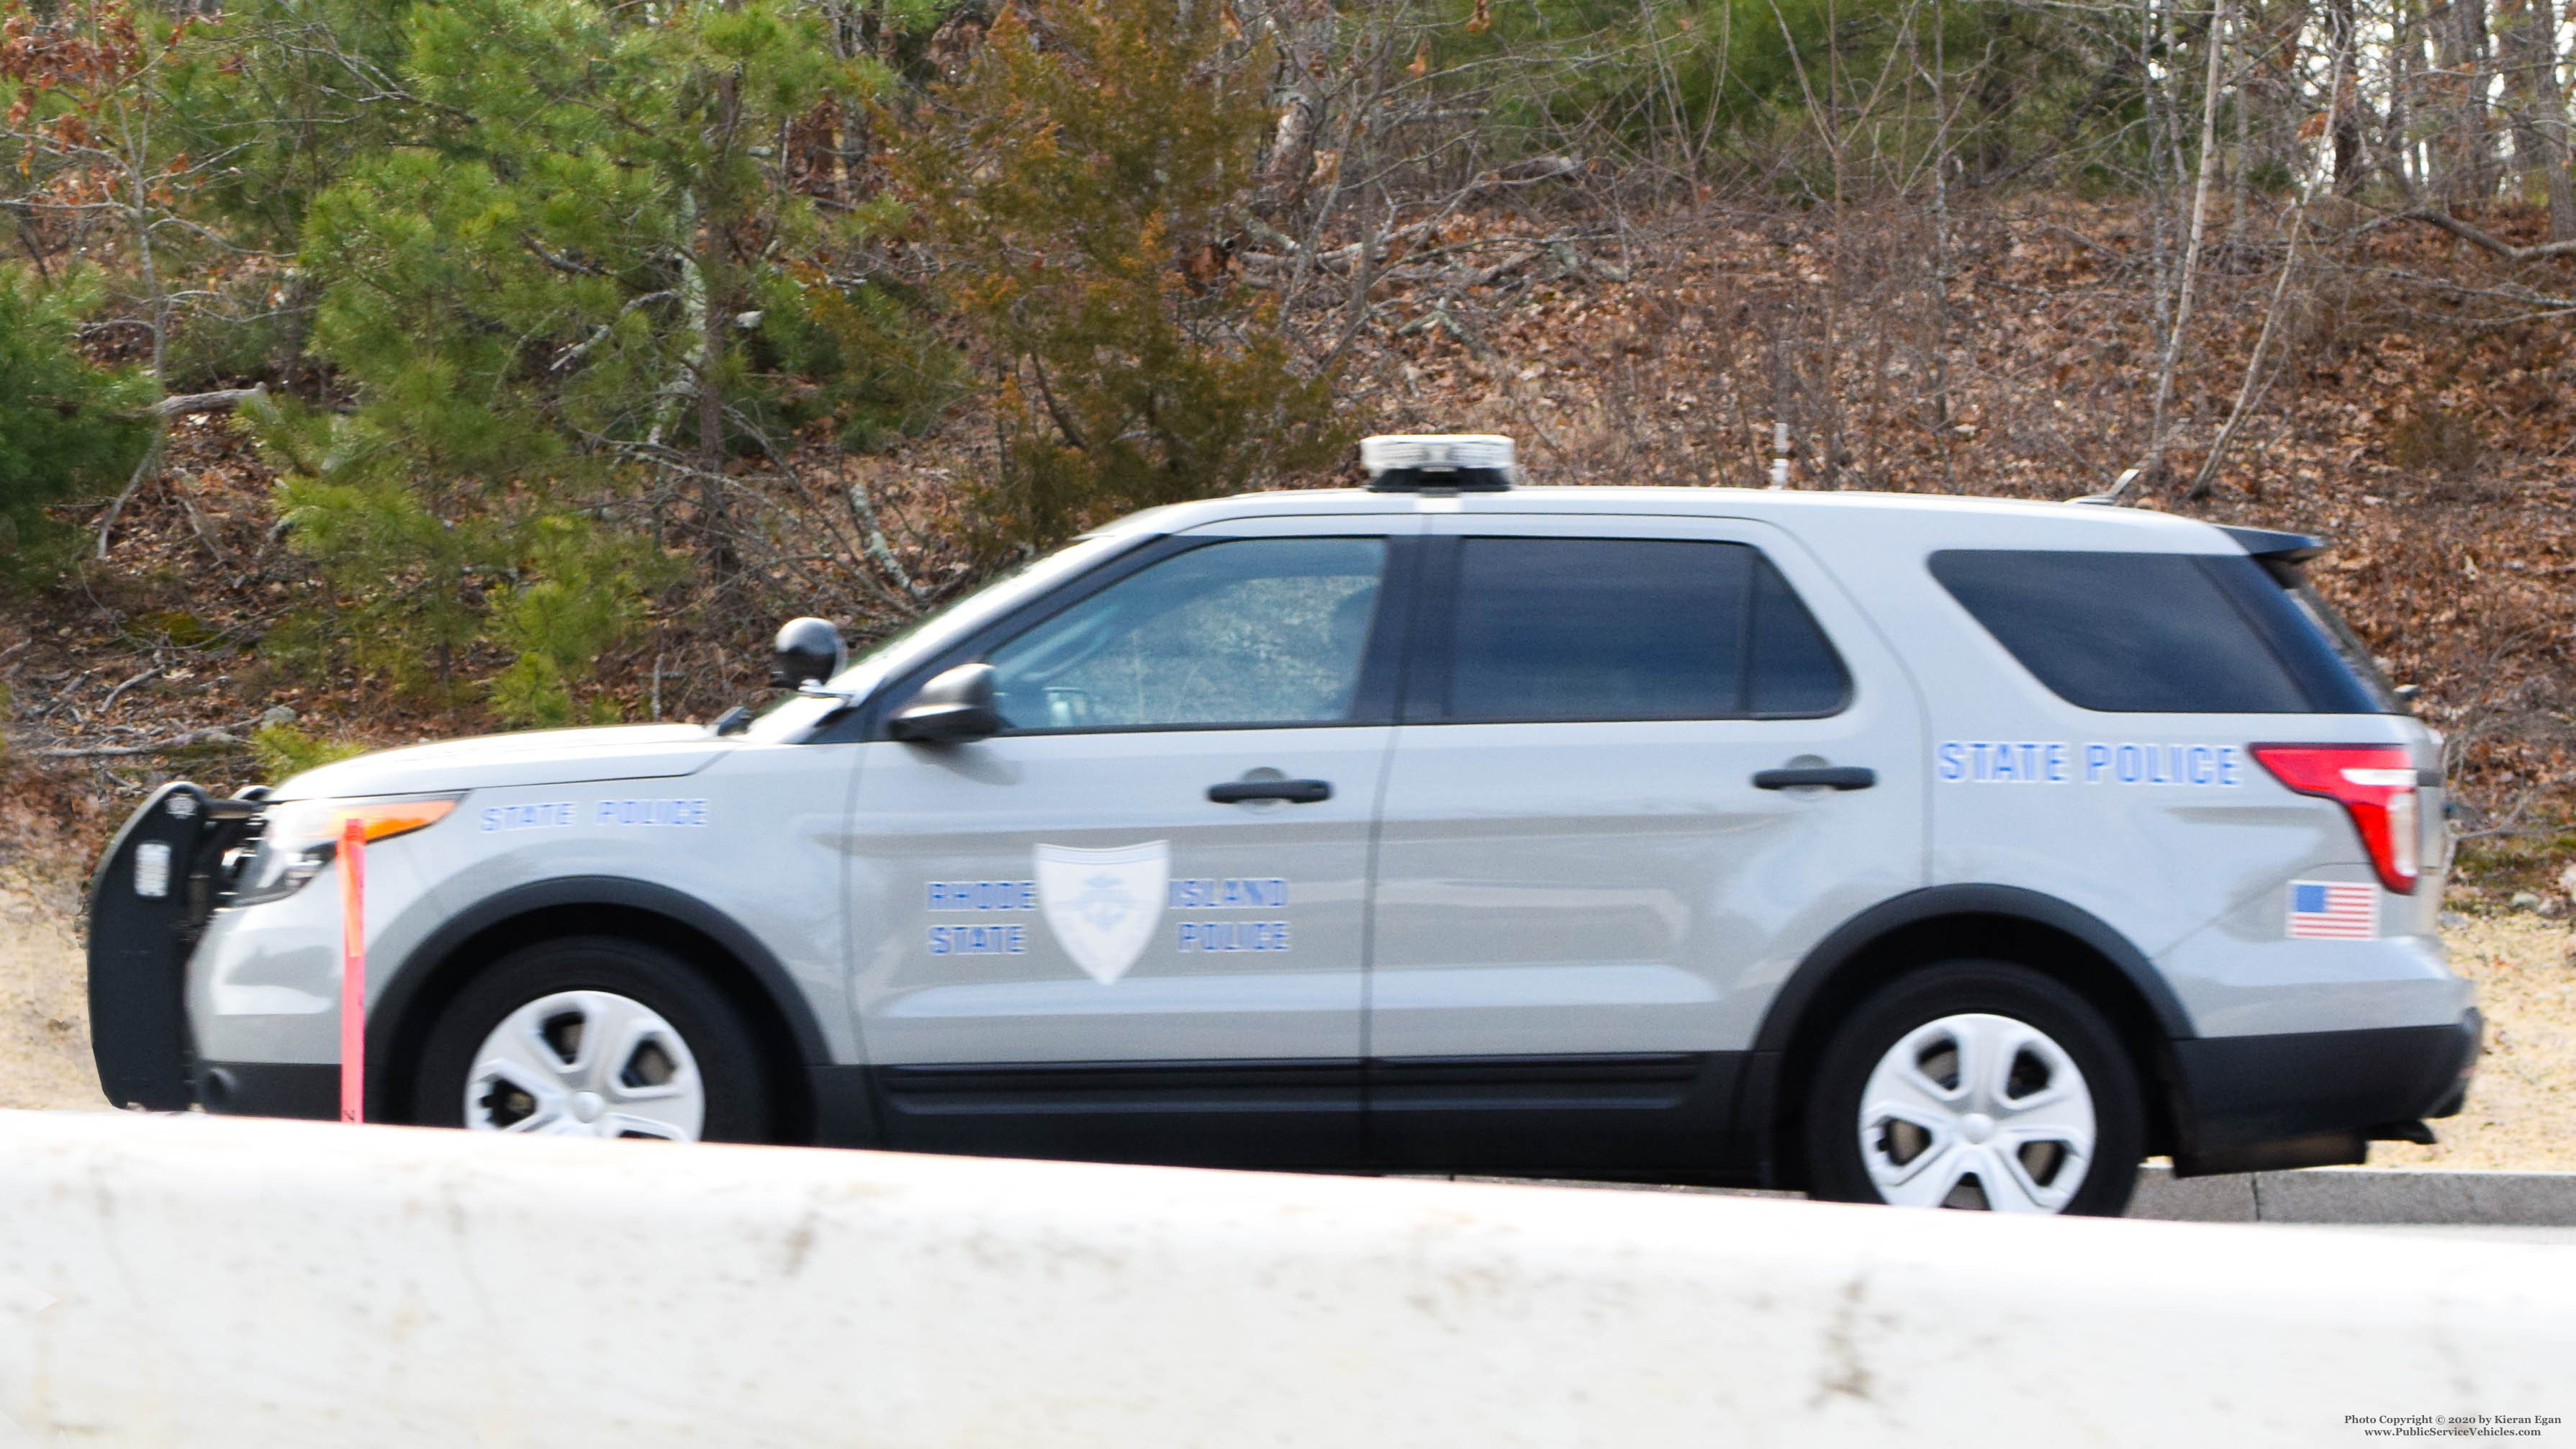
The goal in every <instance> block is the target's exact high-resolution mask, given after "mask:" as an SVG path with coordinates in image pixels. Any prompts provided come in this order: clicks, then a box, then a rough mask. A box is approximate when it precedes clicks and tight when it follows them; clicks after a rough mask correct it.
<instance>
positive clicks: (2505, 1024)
mask: <svg viewBox="0 0 2576 1449" xmlns="http://www.w3.org/2000/svg"><path fill="white" fill-rule="evenodd" d="M2445 935H2446V938H2447V939H2448V941H2449V943H2450V947H2451V965H2452V967H2453V968H2454V969H2455V970H2457V971H2459V972H2460V973H2461V974H2463V975H2465V976H2467V977H2469V978H2470V979H2471V980H2473V981H2475V982H2477V983H2478V1005H2479V1007H2480V1008H2481V1009H2483V1010H2484V1011H2485V1012H2486V1016H2487V1054H2486V1060H2485V1061H2483V1062H2481V1063H2479V1065H2478V1075H2477V1080H2476V1081H2475V1082H2474V1083H2473V1084H2472V1085H2471V1086H2470V1088H2469V1104H2468V1107H2467V1108H2466V1109H2465V1110H2463V1111H2462V1112H2461V1113H2460V1115H2458V1116H2457V1117H2452V1118H2449V1119H2447V1120H2445V1121H2440V1122H2436V1123H2434V1124H2433V1131H2434V1133H2435V1135H2437V1136H2439V1137H2440V1138H2441V1139H2442V1140H2441V1141H2440V1142H2438V1143H2436V1144H2435V1145H2433V1146H2431V1147H2417V1146H2414V1145H2413V1144H2411V1143H2405V1142H2382V1143H2379V1144H2377V1145H2376V1146H2374V1147H2373V1148H2372V1149H2371V1153H2370V1161H2371V1165H2373V1166H2375V1167H2493V1168H2512V1169H2517V1170H2521V1171H2526V1172H2527V1171H2538V1170H2543V1169H2548V1170H2555V1171H2570V1170H2576V964H2571V963H2570V962H2569V961H2568V959H2567V955H2566V952H2567V948H2568V945H2569V942H2570V939H2571V938H2570V934H2569V930H2568V927H2567V925H2566V924H2565V923H2564V922H2560V921H2552V920H2547V919H2544V918H2542V917H2541V916H2539V915H2536V914H2532V913H2529V912H2523V911H2514V912H2507V913H2499V914H2495V915H2473V916H2466V917H2461V918H2458V924H2456V925H2454V926H2453V927H2452V928H2451V929H2450V930H2449V931H2447V932H2446V933H2445Z"/></svg>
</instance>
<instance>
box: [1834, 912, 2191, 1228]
mask: <svg viewBox="0 0 2576 1449" xmlns="http://www.w3.org/2000/svg"><path fill="white" fill-rule="evenodd" d="M1962 1016H1993V1017H2005V1018H2009V1019H2010V1020H2011V1021H2013V1022H2016V1023H2020V1024H2022V1025H2023V1026H2026V1027H2029V1028H2032V1029H2034V1030H2035V1031H2037V1032H2038V1033H2040V1034H2041V1035H2042V1036H2043V1037H2045V1038H2046V1040H2047V1042H2048V1043H2053V1044H2054V1046H2055V1047H2056V1048H2057V1049H2058V1050H2059V1051H2061V1052H2062V1053H2063V1054H2064V1057H2065V1058H2067V1059H2071V1060H2072V1062H2073V1064H2074V1067H2075V1069H2076V1071H2077V1072H2078V1073H2080V1074H2081V1077H2082V1083H2081V1086H2082V1088H2083V1090H2084V1091H2085V1092H2086V1093H2087V1094H2089V1097H2090V1105H2091V1110H2092V1119H2093V1133H2094V1136H2093V1140H2092V1143H2091V1144H2090V1155H2089V1160H2084V1161H2083V1163H2082V1167H2081V1171H2082V1173H2083V1177H2082V1180H2081V1181H2080V1183H2078V1184H2077V1185H2076V1187H2075V1190H2074V1192H2073V1193H2072V1195H2071V1196H2068V1197H2066V1199H2065V1201H2064V1203H2063V1205H2062V1206H2059V1207H2056V1208H2054V1209H2053V1210H2054V1211H2057V1212H2060V1213H2064V1214H2068V1215H2073V1216H2082V1217H2117V1216H2119V1215H2120V1213H2121V1212H2122V1211H2123V1210H2125V1209H2126V1208H2127V1207H2128V1204H2129V1193H2130V1191H2131V1190H2132V1189H2133V1188H2134V1187H2135V1186H2136V1185H2137V1180H2138V1163H2139V1160H2140V1159H2141V1158H2142V1157H2143V1156H2144V1155H2145V1150H2146V1112H2145V1107H2144V1099H2143V1097H2142V1095H2141V1092H2140V1088H2139V1080H2138V1071H2137V1067H2136V1064H2135V1063H2133V1062H2132V1061H2131V1060H2130V1058H2129V1053H2128V1050H2127V1049H2126V1048H2125V1047H2123V1046H2122V1045H2121V1043H2120V1037H2119V1033H2118V1032H2116V1031H2114V1030H2113V1029H2112V1027H2111V1024H2110V1022H2109V1021H2107V1020H2105V1019H2104V1017H2103V1015H2102V1013H2101V1012H2100V1011H2099V1010H2098V1009H2096V1008H2095V1007H2094V1006H2093V1004H2092V1003H2091V1002H2089V1001H2087V1000H2085V999H2084V998H2083V997H2082V996H2081V995H2079V994H2077V993H2076V992H2075V991H2073V990H2071V989H2070V988H2068V987H2067V986H2065V985H2063V984H2062V983H2060V982H2058V981H2055V980H2053V979H2051V978H2050V977H2047V976H2044V975H2042V974H2041V973H2039V972H2037V971H2033V970H2031V969H2030V968H2029V967H2026V966H2017V965H2013V964H2011V963H2009V962H2003V961H1977V960H1959V961H1944V962H1941V963H1938V964H1936V965H1930V966H1926V967H1923V968H1921V969H1918V970H1915V971H1912V972H1909V973H1907V974H1906V975H1904V976H1901V977H1899V978H1897V979H1896V980H1895V981H1892V982H1890V983H1888V984H1887V985H1886V986H1884V987H1881V988H1880V989H1879V990H1878V991H1876V992H1875V993H1873V994H1872V995H1870V996H1869V997H1868V998H1867V999H1866V1000H1864V1001H1863V1002H1862V1003H1861V1004H1860V1006H1859V1007H1858V1009H1856V1010H1854V1011H1853V1012H1852V1013H1851V1014H1850V1015H1849V1016H1848V1017H1846V1018H1845V1019H1844V1020H1843V1022H1842V1023H1841V1025H1840V1026H1838V1027H1837V1028H1836V1029H1835V1030H1834V1033H1833V1036H1832V1038H1831V1039H1830V1040H1829V1041H1828V1042H1827V1043H1826V1046H1825V1050H1824V1054H1823V1055H1822V1056H1821V1057H1820V1058H1819V1059H1818V1061H1817V1063H1816V1068H1815V1071H1814V1073H1813V1075H1812V1076H1811V1077H1810V1078H1809V1080H1808V1087H1807V1093H1806V1097H1805V1108H1804V1112H1803V1114H1802V1115H1803V1122H1802V1124H1801V1137H1802V1140H1803V1143H1804V1146H1805V1149H1806V1159H1807V1176H1808V1195H1809V1196H1811V1197H1815V1198H1819V1199H1823V1200H1826V1201H1830V1202H1866V1203H1877V1202H1886V1201H1889V1200H1890V1199H1889V1197H1888V1196H1887V1194H1886V1192H1884V1191H1882V1189H1881V1187H1880V1185H1879V1183H1878V1182H1877V1181H1876V1180H1875V1179H1874V1178H1873V1177H1872V1173H1871V1164H1872V1162H1873V1161H1877V1162H1879V1163H1881V1164H1884V1166H1885V1170H1886V1171H1888V1172H1890V1173H1891V1174H1894V1173H1901V1172H1903V1171H1905V1170H1906V1169H1907V1168H1908V1167H1910V1166H1912V1164H1914V1163H1915V1162H1917V1161H1918V1160H1920V1161H1922V1162H1923V1166H1922V1167H1920V1168H1916V1169H1915V1171H1916V1173H1917V1174H1918V1175H1920V1174H1924V1173H1929V1174H1931V1175H1930V1176H1919V1181H1915V1185H1914V1186H1913V1187H1912V1188H1911V1189H1910V1190H1911V1191H1913V1192H1915V1193H1917V1194H1920V1193H1923V1192H1928V1191H1931V1190H1934V1189H1935V1188H1936V1187H1937V1180H1938V1178H1939V1177H1940V1176H1942V1175H1944V1174H1949V1173H1953V1172H1957V1171H1959V1170H1960V1169H1959V1167H1958V1164H1959V1163H1961V1162H1972V1161H1974V1160H1976V1159H1975V1156H1974V1154H1976V1153H1978V1152H1980V1151H1983V1152H1985V1153H1986V1155H1985V1157H1984V1158H1983V1161H1984V1163H1985V1168H1984V1170H1983V1172H1981V1171H1978V1170H1974V1169H1971V1170H1968V1171H1967V1173H1966V1175H1965V1176H1963V1177H1960V1178H1959V1179H1958V1181H1957V1182H1956V1183H1955V1184H1954V1185H1953V1186H1952V1187H1951V1188H1950V1190H1949V1192H1948V1193H1947V1195H1946V1197H1945V1199H1944V1201H1943V1202H1942V1203H1941V1204H1940V1205H1943V1206H1971V1207H1973V1206H1976V1205H1978V1204H1979V1203H1980V1202H1984V1201H1986V1187H1985V1184H1984V1183H1983V1182H1982V1181H1981V1180H1979V1181H1977V1182H1976V1186H1975V1188H1974V1191H1973V1192H1971V1191H1970V1190H1969V1182H1970V1181H1971V1180H1973V1179H1980V1178H1981V1177H1982V1176H1983V1175H1984V1173H1986V1172H1992V1173H1997V1174H2011V1175H2013V1178H2014V1180H2008V1181H2004V1182H2001V1183H1998V1184H1997V1196H1998V1197H1999V1198H2000V1199H2001V1200H2002V1201H2003V1202H2007V1203H2015V1202H2018V1203H2034V1204H2035V1203H2039V1202H2041V1201H2044V1200H2046V1199H2049V1198H2053V1197H2055V1196H2057V1195H2058V1194H2060V1193H2061V1192H2062V1191H2063V1189H2064V1186H2065V1184H2064V1183H2063V1182H2062V1181H2060V1180H2059V1179H2058V1177H2057V1176H2055V1174H2057V1173H2062V1172H2063V1171H2065V1170H2066V1169H2067V1168H2068V1167H2071V1166H2074V1165H2075V1164H2076V1163H2077V1162H2078V1161H2079V1160H2080V1159H2079V1158H2078V1156H2077V1155H2076V1152H2075V1150H2073V1149H2071V1148H2069V1147H2067V1146H2065V1145H2062V1144H2060V1143H2059V1142H2057V1141H2055V1140H2054V1139H2052V1140H2048V1141H2033V1142H2027V1143H2023V1144H2021V1145H2020V1146H2018V1147H2015V1148H2012V1149H2011V1150H2010V1151H2009V1152H2008V1153H2006V1152H2003V1151H2001V1150H1996V1149H1985V1148H1984V1147H1983V1144H1984V1142H1985V1141H1986V1140H1987V1138H1985V1137H1981V1136H1977V1135H1975V1134H1976V1133H1979V1132H1986V1133H1991V1134H1993V1135H1994V1138H1995V1140H1997V1141H1999V1142H2005V1143H2010V1142H2011V1141H2012V1140H2013V1134H2012V1133H2011V1132H2009V1131H2007V1130H2005V1129H2008V1128H2011V1127H2012V1125H2013V1122H2014V1118H2013V1116H2012V1115H2011V1113H2010V1112H2009V1110H2006V1111H2005V1114H2004V1115H2002V1116H2000V1117H1998V1116H1997V1115H1995V1114H1994V1113H1984V1112H1981V1113H1979V1114H1978V1116H1979V1117H1980V1118H1982V1119H1983V1121H1982V1122H1976V1121H1973V1120H1972V1119H1971V1118H1970V1117H1969V1116H1967V1115H1964V1114H1963V1115H1961V1116H1959V1117H1958V1118H1957V1119H1956V1120H1955V1122H1953V1123H1950V1124H1947V1125H1944V1126H1941V1127H1938V1128H1933V1129H1926V1128H1922V1127H1917V1126H1914V1125H1913V1124H1911V1123H1910V1122H1908V1121H1907V1120H1905V1119H1904V1118H1902V1117H1898V1116H1894V1115H1889V1116H1882V1117H1880V1118H1879V1120H1878V1121H1876V1122H1874V1123H1870V1124H1864V1123H1863V1122H1862V1121H1861V1114H1862V1098H1863V1095H1864V1093H1865V1091H1866V1089H1867V1088H1868V1086H1869V1083H1870V1080H1871V1077H1872V1075H1873V1074H1874V1073H1876V1072H1877V1071H1878V1070H1879V1069H1880V1067H1881V1066H1882V1064H1883V1063H1886V1064H1890V1066H1889V1069H1890V1071H1891V1072H1896V1073H1898V1074H1899V1076H1898V1077H1892V1078H1890V1079H1889V1080H1890V1082H1891V1083H1897V1084H1898V1085H1901V1081H1900V1078H1901V1077H1902V1075H1903V1068H1902V1067H1901V1066H1899V1065H1897V1064H1896V1063H1897V1059H1896V1058H1895V1057H1893V1055H1892V1054H1893V1053H1894V1052H1895V1050H1896V1048H1897V1046H1898V1045H1899V1044H1900V1043H1902V1042H1905V1041H1906V1039H1907V1038H1908V1037H1909V1036H1912V1035H1914V1033H1916V1032H1917V1031H1918V1030H1922V1029H1925V1028H1928V1027H1931V1026H1932V1025H1933V1024H1935V1023H1939V1022H1942V1021H1944V1020H1945V1019H1946V1018H1952V1017H1962ZM1955 1030H1958V1031H1960V1032H1961V1033H1963V1039H1966V1038H1973V1037H1974V1035H1975V1031H1976V1028H1975V1027H1974V1026H1973V1025H1970V1026H1964V1027H1962V1028H1957V1029H1955ZM1945 1041H1947V1038H1946V1037H1945V1036H1944V1035H1943V1034H1939V1033H1935V1034H1932V1035H1929V1036H1927V1037H1925V1038H1923V1039H1921V1040H1919V1041H1918V1042H1917V1044H1916V1047H1914V1048H1909V1050H1918V1049H1919V1050H1922V1051H1923V1052H1924V1053H1925V1055H1924V1056H1923V1057H1921V1058H1919V1059H1918V1060H1916V1061H1915V1062H1913V1063H1911V1064H1910V1065H1911V1066H1912V1068H1913V1069H1914V1070H1915V1071H1916V1072H1919V1073H1921V1074H1922V1080H1923V1081H1925V1082H1927V1083H1929V1084H1931V1085H1932V1086H1933V1087H1935V1088H1946V1089H1948V1090H1951V1091H1954V1092H1958V1093H1962V1094H1965V1093H1968V1092H1971V1091H1973V1090H1975V1089H1974V1088H1973V1087H1971V1086H1970V1085H1967V1084H1964V1083H1963V1082H1962V1081H1961V1079H1962V1078H1964V1077H1966V1076H1968V1075H1970V1073H1969V1072H1967V1071H1965V1070H1962V1068H1963V1066H1964V1065H1965V1062H1966V1059H1967V1057H1968V1056H1970V1055H1971V1054H1972V1053H1971V1049H1970V1048H1966V1047H1961V1046H1959V1045H1958V1044H1957V1042H1955V1041H1950V1042H1948V1044H1947V1046H1946V1047H1945V1045H1944V1043H1945ZM1945 1050H1946V1051H1948V1052H1949V1055H1948V1056H1946V1057H1945V1056H1943V1055H1942V1053H1943V1052H1944V1051H1945ZM1986 1055H1987V1059H1988V1060H2000V1061H2001V1062H2002V1063H2003V1065H2002V1071H2003V1073H2004V1076H2003V1078H2002V1092H2001V1093H1999V1094H1994V1095H2000V1096H2001V1097H2002V1098H2003V1102H2002V1107H2003V1108H2005V1109H2009V1108H2010V1106H2011V1103H2012V1102H2013V1101H2014V1100H2016V1099H2018V1100H2028V1101H2032V1102H2034V1103H2038V1102H2045V1101H2052V1100H2056V1101H2062V1100H2064V1099H2063V1098H2062V1097H2061V1096H2060V1095H2059V1094H2057V1093H2052V1092H2050V1090H2049V1089H2050V1088H2051V1087H2052V1086H2056V1087H2061V1088H2069V1087H2072V1086H2073V1085H2075V1084H2072V1083H2066V1082H2062V1081H2059V1082H2052V1080H2051V1068H2050V1066H2049V1059H2050V1058H2051V1057H2052V1056H2053V1054H2051V1053H2049V1052H2048V1051H2047V1050H2046V1048H2045V1046H2035V1047H2024V1046H2016V1047H2012V1048H2010V1049H2009V1050H2008V1051H2006V1052H2005V1053H2004V1054H2003V1055H2002V1056H2000V1057H1998V1056H1996V1055H1995V1054H1994V1053H1993V1052H1991V1051H1989V1052H1987V1053H1986ZM1944 1070H1947V1071H1948V1072H1949V1073H1950V1075H1949V1076H1947V1077H1943V1076H1941V1075H1940V1073H1941V1072H1942V1071H1944ZM2016 1094H2018V1097H2016ZM1959 1101H1960V1102H1961V1104H1962V1105H1965V1106H1968V1107H1970V1108H1971V1109H1974V1108H1976V1107H1977V1106H1979V1105H1980V1104H1979V1103H1978V1102H1974V1101H1970V1100H1969V1099H1968V1098H1967V1097H1966V1096H1965V1095H1962V1096H1961V1097H1960V1098H1959ZM2064 1110H2065V1109H2064V1108H2063V1107H2062V1106H2061V1107H2058V1108H2055V1109H2048V1110H2046V1111H2043V1109H2040V1108H2037V1107H2034V1108H2033V1109H2032V1112H2033V1118H2032V1120H2035V1121H2036V1120H2044V1119H2045V1117H2047V1116H2054V1115H2059V1114H2061V1113H2063V1111H2064ZM1998 1124H2000V1125H1998ZM2036 1130H2039V1131H2042V1132H2046V1131H2049V1130H2050V1129H2046V1128H2042V1129H2036ZM1936 1131H1937V1132H1941V1133H1947V1134H1951V1135H1950V1136H1948V1137H1947V1138H1946V1140H1945V1138H1944V1137H1941V1136H1936V1135H1934V1133H1935V1132H1936ZM2063 1135H2064V1136H2066V1137H2067V1138H2069V1139H2072V1138H2073V1137H2075V1136H2076V1135H2078V1134H2075V1133H2073V1132H2068V1133H2065V1134H2063ZM1865 1142H1867V1143H1868V1144H1869V1145H1868V1146H1867V1147H1865V1146H1864V1143H1865ZM1960 1143H1965V1144H1968V1145H1966V1146H1959V1145H1956V1144H1960ZM1909 1150H1910V1153H1911V1155H1908V1153H1909ZM1927 1154H1930V1155H1929V1156H1927ZM1940 1154H1953V1155H1952V1156H1950V1157H1948V1158H1946V1159H1945V1158H1943V1157H1942V1156H1941V1155H1940ZM1894 1190H1895V1191H1897V1192H1898V1194H1899V1195H1900V1196H1902V1195H1904V1194H1905V1193H1906V1192H1907V1191H1908V1190H1909V1188H1908V1186H1907V1183H1906V1182H1898V1183H1897V1185H1896V1187H1895V1189H1894ZM1989 1205H1993V1204H1989ZM2040 1210H2042V1211H2048V1210H2051V1209H2048V1208H2046V1207H2042V1208H2040Z"/></svg>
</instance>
